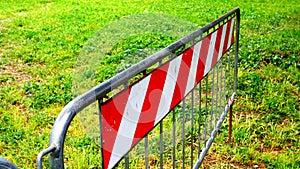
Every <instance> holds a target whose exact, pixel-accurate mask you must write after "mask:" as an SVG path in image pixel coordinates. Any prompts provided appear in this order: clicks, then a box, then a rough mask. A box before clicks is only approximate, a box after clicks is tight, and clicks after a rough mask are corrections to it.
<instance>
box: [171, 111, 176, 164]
mask: <svg viewBox="0 0 300 169" xmlns="http://www.w3.org/2000/svg"><path fill="white" fill-rule="evenodd" d="M175 135H176V123H175V110H174V109H173V110H172V166H173V169H175V167H176V166H175V158H176V154H175V146H176V142H175Z"/></svg>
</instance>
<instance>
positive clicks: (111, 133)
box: [101, 89, 130, 168]
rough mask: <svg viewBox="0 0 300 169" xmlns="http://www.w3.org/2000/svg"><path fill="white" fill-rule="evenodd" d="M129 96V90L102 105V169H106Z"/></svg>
mask: <svg viewBox="0 0 300 169" xmlns="http://www.w3.org/2000/svg"><path fill="white" fill-rule="evenodd" d="M129 94H130V89H128V90H126V91H124V92H122V93H120V94H119V95H117V96H116V97H114V98H113V99H110V100H109V101H107V102H105V103H104V104H103V105H102V112H101V113H102V127H101V129H102V151H103V165H104V168H107V167H108V164H109V161H110V156H111V153H112V150H113V147H114V143H115V140H116V136H117V134H118V130H119V127H120V123H121V120H122V116H123V113H124V109H125V106H126V103H127V100H128V97H129Z"/></svg>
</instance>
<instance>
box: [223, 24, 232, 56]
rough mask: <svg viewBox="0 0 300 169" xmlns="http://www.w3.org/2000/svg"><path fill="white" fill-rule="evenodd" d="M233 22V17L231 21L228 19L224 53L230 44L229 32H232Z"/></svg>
mask: <svg viewBox="0 0 300 169" xmlns="http://www.w3.org/2000/svg"><path fill="white" fill-rule="evenodd" d="M231 23H232V19H231V20H230V21H228V24H227V28H226V34H225V39H224V46H223V52H222V55H224V53H225V52H226V51H227V44H228V39H229V34H230V26H231Z"/></svg>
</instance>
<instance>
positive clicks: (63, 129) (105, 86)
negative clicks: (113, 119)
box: [37, 8, 240, 169]
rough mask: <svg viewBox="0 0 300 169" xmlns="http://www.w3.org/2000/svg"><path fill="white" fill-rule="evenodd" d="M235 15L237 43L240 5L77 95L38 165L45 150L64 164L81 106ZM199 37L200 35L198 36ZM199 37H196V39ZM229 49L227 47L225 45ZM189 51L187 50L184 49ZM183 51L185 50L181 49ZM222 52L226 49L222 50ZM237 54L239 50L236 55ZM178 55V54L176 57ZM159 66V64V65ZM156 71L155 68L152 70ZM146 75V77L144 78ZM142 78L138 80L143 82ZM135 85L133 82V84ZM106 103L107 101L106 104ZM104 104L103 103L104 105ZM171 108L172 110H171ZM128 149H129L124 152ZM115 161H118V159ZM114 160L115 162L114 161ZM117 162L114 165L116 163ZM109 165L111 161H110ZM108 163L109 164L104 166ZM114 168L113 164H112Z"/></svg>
mask: <svg viewBox="0 0 300 169" xmlns="http://www.w3.org/2000/svg"><path fill="white" fill-rule="evenodd" d="M234 17H236V32H235V33H236V40H235V43H236V44H238V41H239V38H238V37H239V22H240V10H239V8H235V9H233V10H231V11H230V12H228V13H226V14H225V15H223V16H221V17H220V18H218V19H216V20H214V21H213V22H211V23H209V24H208V25H206V26H204V27H202V28H200V29H199V30H197V31H195V32H193V33H191V34H190V35H188V36H186V37H184V38H182V39H180V40H178V41H177V42H175V43H173V44H171V45H170V46H168V47H166V48H164V49H163V50H161V51H159V52H157V53H155V54H153V55H151V56H150V57H148V58H146V59H144V60H142V61H141V62H139V63H137V64H135V65H133V66H132V67H130V68H128V69H126V70H124V71H123V72H121V73H119V74H117V75H116V76H114V77H112V78H110V79H109V80H107V81H105V82H103V83H101V84H99V85H98V86H95V87H94V88H92V89H90V90H89V91H87V92H86V93H84V94H82V95H80V96H78V97H76V98H75V99H74V100H72V101H71V102H69V103H68V104H67V105H66V106H65V107H64V108H63V110H62V111H61V112H60V114H59V116H58V117H57V119H56V121H55V124H54V126H53V129H52V132H51V136H50V144H49V147H48V148H47V149H45V150H43V151H42V152H40V153H39V155H38V159H37V166H38V168H39V169H41V168H42V158H43V156H45V155H46V154H49V153H50V156H49V162H50V165H51V167H52V168H56V169H59V168H64V163H63V147H64V141H65V137H66V133H67V130H68V127H69V125H70V123H71V121H72V120H73V118H74V117H75V116H76V114H77V113H79V112H80V111H81V110H83V109H84V108H86V107H87V106H89V105H90V104H92V103H94V102H96V101H99V102H100V105H103V103H102V98H104V97H106V95H107V94H108V93H109V92H110V91H112V90H114V89H116V88H117V87H118V86H120V85H123V84H126V83H128V81H129V80H130V79H131V78H133V77H135V76H136V75H137V74H139V73H141V72H143V71H145V70H146V69H148V68H149V67H151V66H152V65H154V64H156V63H158V62H160V61H162V60H163V59H164V58H166V57H168V56H170V55H174V54H175V53H176V51H178V50H179V49H181V48H182V47H184V46H185V45H187V44H190V43H192V46H194V45H195V44H196V43H197V42H200V41H201V40H203V39H205V36H204V35H206V36H207V35H211V34H212V33H213V32H214V31H215V30H216V29H217V28H219V27H221V26H222V25H224V24H226V23H227V22H228V21H229V20H231V19H232V18H234ZM199 37H200V38H199ZM197 38H198V39H199V40H197V41H195V39H197ZM226 50H227V49H226ZM236 50H238V45H236ZM185 51H186V50H185ZM181 54H182V53H181ZM222 54H223V53H222ZM237 57H238V54H236V59H237ZM174 58H175V57H174ZM174 58H172V59H171V60H169V61H172V60H173V61H174V60H176V59H174ZM158 69H159V68H158ZM235 69H237V62H236V63H235ZM153 72H155V71H153ZM234 76H235V83H234V90H235V92H236V86H237V81H236V79H237V71H235V74H234ZM143 79H146V78H143ZM142 81H143V80H141V79H140V80H139V82H142ZM132 86H133V85H130V86H129V88H131V87H132ZM105 104H107V103H104V105H105ZM102 108H103V107H102ZM168 111H169V110H168ZM125 153H126V152H125ZM116 161H119V159H118V160H116ZM114 164H115V163H114ZM114 164H113V165H112V166H114ZM107 165H108V164H107ZM105 167H108V166H105ZM109 168H111V166H110V167H109Z"/></svg>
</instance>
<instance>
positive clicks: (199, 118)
mask: <svg viewBox="0 0 300 169" xmlns="http://www.w3.org/2000/svg"><path fill="white" fill-rule="evenodd" d="M201 89H202V85H201V81H200V83H199V112H198V158H199V155H200V152H201V117H202V116H201V115H202V110H201Z"/></svg>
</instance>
